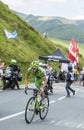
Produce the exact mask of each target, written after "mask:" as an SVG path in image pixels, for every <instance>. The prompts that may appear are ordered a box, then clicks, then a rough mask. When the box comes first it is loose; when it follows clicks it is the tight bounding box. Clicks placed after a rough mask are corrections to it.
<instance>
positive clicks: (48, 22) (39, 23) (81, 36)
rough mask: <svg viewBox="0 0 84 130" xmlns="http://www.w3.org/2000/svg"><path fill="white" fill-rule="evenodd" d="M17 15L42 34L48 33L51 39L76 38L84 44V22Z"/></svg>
mask: <svg viewBox="0 0 84 130" xmlns="http://www.w3.org/2000/svg"><path fill="white" fill-rule="evenodd" d="M17 14H18V15H19V16H20V17H21V18H23V19H24V20H25V21H26V22H27V23H30V25H32V26H33V27H34V28H35V29H36V30H38V31H39V32H40V33H41V34H42V33H44V32H47V33H48V36H49V37H52V38H57V39H61V40H69V41H70V40H71V39H72V37H75V39H76V40H77V41H79V42H80V43H84V20H70V19H66V18H62V17H46V16H34V15H25V14H21V13H18V12H17Z"/></svg>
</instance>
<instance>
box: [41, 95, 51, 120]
mask: <svg viewBox="0 0 84 130" xmlns="http://www.w3.org/2000/svg"><path fill="white" fill-rule="evenodd" d="M48 110H49V98H48V96H46V97H45V99H43V101H41V109H40V111H39V116H40V119H41V120H43V119H45V117H46V116H47V113H48Z"/></svg>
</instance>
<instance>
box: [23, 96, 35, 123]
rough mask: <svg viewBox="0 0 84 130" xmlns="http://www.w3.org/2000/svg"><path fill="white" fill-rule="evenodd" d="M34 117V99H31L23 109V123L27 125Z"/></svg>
mask: <svg viewBox="0 0 84 130" xmlns="http://www.w3.org/2000/svg"><path fill="white" fill-rule="evenodd" d="M34 116H35V97H31V98H30V99H29V101H28V103H27V105H26V109H25V121H26V122H27V123H28V124H29V123H31V122H32V120H33V118H34Z"/></svg>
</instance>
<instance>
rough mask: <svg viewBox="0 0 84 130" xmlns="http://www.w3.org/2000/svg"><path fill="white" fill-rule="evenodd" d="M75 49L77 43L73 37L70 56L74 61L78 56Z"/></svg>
mask: <svg viewBox="0 0 84 130" xmlns="http://www.w3.org/2000/svg"><path fill="white" fill-rule="evenodd" d="M75 50H76V44H75V41H74V38H72V40H71V42H70V45H69V58H70V59H71V60H73V61H74V60H75V57H76V54H75Z"/></svg>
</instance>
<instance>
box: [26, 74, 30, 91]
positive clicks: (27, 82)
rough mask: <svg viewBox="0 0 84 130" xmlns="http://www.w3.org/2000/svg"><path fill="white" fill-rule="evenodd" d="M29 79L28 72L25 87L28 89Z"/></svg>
mask: <svg viewBox="0 0 84 130" xmlns="http://www.w3.org/2000/svg"><path fill="white" fill-rule="evenodd" d="M28 79H29V75H28V74H26V78H25V89H28Z"/></svg>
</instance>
